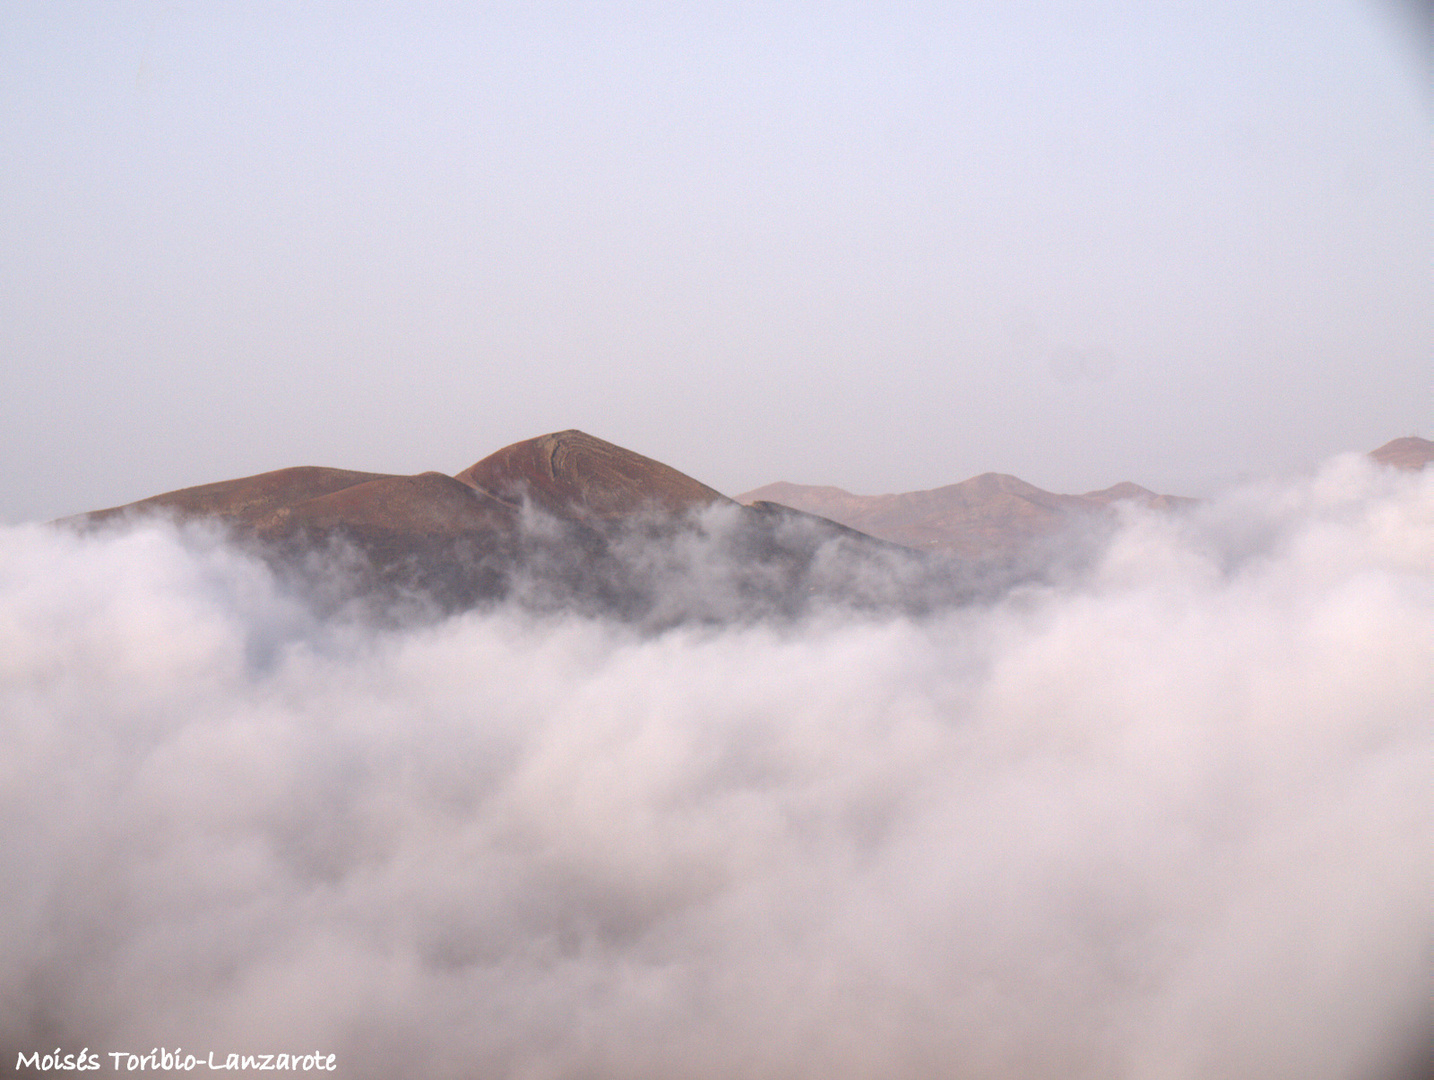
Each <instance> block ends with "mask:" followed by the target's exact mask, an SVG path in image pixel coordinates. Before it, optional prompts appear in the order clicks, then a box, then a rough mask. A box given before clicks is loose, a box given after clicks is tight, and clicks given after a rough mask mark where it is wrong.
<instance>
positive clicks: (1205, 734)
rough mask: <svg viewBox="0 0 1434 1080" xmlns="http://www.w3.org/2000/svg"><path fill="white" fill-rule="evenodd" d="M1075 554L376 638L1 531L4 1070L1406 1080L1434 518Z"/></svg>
mask: <svg viewBox="0 0 1434 1080" xmlns="http://www.w3.org/2000/svg"><path fill="white" fill-rule="evenodd" d="M686 542H689V543H691V544H693V545H695V547H694V549H693V550H692V551H690V552H688V553H687V554H685V555H683V556H681V557H680V558H679V559H678V562H679V564H680V566H681V567H683V568H685V570H691V571H693V573H694V575H695V576H689V577H688V578H687V580H689V581H690V582H691V584H689V586H688V587H690V588H693V589H708V590H717V591H720V590H722V589H725V588H728V587H729V586H730V583H731V581H732V580H733V579H732V576H731V574H730V572H729V571H730V568H729V567H726V566H724V564H723V561H722V560H723V558H724V557H725V556H723V555H722V554H721V551H720V544H718V543H717V541H712V543H713V545H714V546H713V547H712V548H711V549H710V550H709V549H708V548H704V547H703V542H702V541H700V540H698V539H694V538H692V537H689V538H688V540H687V541H686ZM1102 544H1103V546H1102V547H1101V548H1100V549H1099V551H1098V552H1097V553H1096V554H1095V555H1094V556H1093V557H1091V558H1089V559H1086V560H1083V561H1077V562H1076V563H1074V564H1071V565H1068V566H1066V567H1064V568H1063V569H1062V570H1061V572H1060V573H1059V574H1055V575H1048V576H1047V577H1045V578H1041V579H1035V578H1029V577H1027V578H1017V579H1011V580H1008V581H1006V582H1005V583H1004V585H1003V587H1002V588H1001V589H1000V590H999V591H989V590H988V591H986V592H981V593H978V594H969V593H968V594H964V595H962V596H959V597H958V596H954V595H953V596H949V597H946V598H944V599H943V600H942V602H941V603H939V604H933V605H931V608H930V610H926V611H922V612H917V613H913V611H912V610H911V609H910V607H909V606H903V605H880V604H877V605H867V606H865V607H858V608H856V609H853V608H852V607H850V606H842V605H825V604H824V605H816V606H814V607H813V608H812V609H811V610H808V611H806V612H805V613H804V614H801V615H799V616H797V617H790V618H745V617H744V618H741V619H736V620H732V621H722V620H713V619H705V620H698V621H695V622H694V621H680V620H678V621H675V622H672V621H669V622H667V623H664V624H662V625H658V624H657V623H651V622H647V623H644V622H641V621H639V622H637V623H633V622H618V621H614V620H612V619H608V618H604V617H601V616H598V615H593V614H588V615H580V616H574V615H570V614H564V613H562V612H561V611H555V610H552V609H546V610H545V609H543V607H542V605H531V604H518V603H508V604H503V605H499V606H495V607H492V608H488V609H484V610H479V611H473V612H469V613H465V614H459V615H454V616H448V617H438V616H433V615H430V617H427V618H424V619H421V620H414V621H412V622H410V623H395V622H394V621H393V620H388V621H386V622H383V623H382V624H380V625H375V624H374V623H373V622H372V621H369V620H367V619H365V618H364V617H362V616H361V615H360V614H357V613H352V612H351V613H348V614H345V612H344V611H343V610H342V609H334V608H333V607H332V606H330V607H327V608H322V609H320V608H316V607H315V606H314V605H313V604H312V603H310V602H309V600H308V599H307V598H305V597H304V596H302V595H300V594H298V593H296V592H295V591H294V590H293V588H292V587H291V586H290V585H289V584H287V583H286V582H285V581H284V580H283V579H282V578H281V577H277V576H276V575H275V573H274V571H273V570H272V569H271V568H269V567H268V566H266V565H265V564H264V563H263V562H262V561H259V560H257V559H255V558H253V557H252V556H250V555H247V554H245V553H243V552H241V551H238V550H235V549H234V548H233V547H231V546H227V545H226V544H225V543H224V542H223V541H222V539H221V538H220V537H218V536H215V535H213V534H209V533H206V532H204V531H202V530H201V531H183V530H176V529H174V528H172V527H169V526H162V525H149V526H138V527H133V528H130V529H128V530H125V531H119V532H113V533H102V534H96V535H92V536H87V537H80V536H72V535H68V534H64V533H60V532H56V531H53V530H48V529H42V528H14V529H7V530H4V531H3V532H0V714H3V716H4V717H5V721H4V723H3V725H0V738H3V740H4V743H3V746H0V778H3V782H0V830H3V836H4V841H5V842H4V844H3V845H0V865H3V870H4V875H3V880H4V881H5V883H6V884H5V886H4V888H3V890H0V915H3V918H0V927H3V930H0V935H3V936H0V941H3V946H0V1049H4V1050H5V1052H6V1053H7V1054H14V1053H15V1052H17V1051H24V1052H30V1051H32V1050H41V1051H44V1050H47V1049H53V1048H54V1047H55V1046H62V1047H64V1048H65V1050H66V1051H67V1052H74V1051H78V1050H79V1049H80V1048H81V1047H82V1046H88V1047H89V1048H90V1049H91V1050H95V1049H99V1050H101V1051H106V1050H121V1049H130V1050H135V1051H137V1052H148V1051H149V1050H150V1049H151V1048H152V1047H156V1046H165V1047H169V1048H173V1047H175V1046H182V1047H183V1048H185V1050H186V1052H190V1051H194V1052H208V1051H209V1050H211V1049H212V1050H214V1051H215V1052H216V1055H218V1054H221V1053H226V1052H229V1051H234V1052H242V1053H265V1052H278V1051H281V1050H285V1049H288V1048H291V1047H292V1048H303V1049H305V1050H307V1049H311V1048H312V1049H318V1048H323V1049H325V1050H326V1051H332V1052H335V1053H337V1055H338V1063H339V1068H340V1074H341V1075H344V1076H352V1077H370V1076H372V1077H380V1076H382V1077H393V1076H415V1077H417V1076H423V1077H448V1076H453V1077H457V1076H473V1075H482V1076H493V1077H500V1076H509V1077H554V1078H561V1077H575V1078H576V1077H584V1078H588V1077H614V1078H617V1077H622V1078H643V1077H654V1078H655V1077H663V1078H674V1077H682V1078H686V1077H693V1078H696V1077H724V1078H725V1077H731V1076H754V1075H756V1076H772V1077H788V1076H790V1077H817V1076H820V1077H824V1078H839V1080H840V1078H855V1077H887V1078H893V1077H894V1078H900V1077H922V1078H926V1077H931V1076H942V1075H961V1076H966V1077H1057V1076H1059V1077H1112V1076H1114V1077H1129V1078H1140V1080H1147V1078H1148V1080H1157V1078H1158V1080H1168V1078H1177V1077H1192V1078H1193V1077H1200V1078H1202V1080H1204V1078H1212V1077H1214V1078H1219V1077H1229V1078H1235V1077H1249V1076H1262V1077H1292V1078H1293V1077H1298V1078H1300V1080H1312V1078H1315V1080H1317V1078H1324V1077H1329V1078H1336V1077H1353V1076H1361V1077H1368V1076H1374V1077H1379V1076H1380V1075H1381V1073H1383V1075H1387V1076H1389V1077H1390V1078H1391V1080H1397V1078H1400V1077H1403V1076H1406V1075H1408V1076H1413V1075H1415V1069H1416V1068H1417V1067H1418V1066H1419V1064H1420V1060H1417V1059H1416V1056H1415V1055H1416V1051H1417V1050H1419V1049H1421V1048H1422V1046H1423V1045H1424V1040H1425V1037H1426V1036H1427V1000H1426V991H1427V974H1428V972H1427V944H1428V908H1427V881H1428V873H1429V862H1428V836H1429V825H1430V822H1429V814H1428V810H1427V803H1428V799H1427V792H1428V735H1427V733H1428V724H1429V720H1430V715H1429V714H1430V702H1431V701H1434V665H1431V664H1430V662H1429V661H1430V655H1431V647H1434V641H1431V631H1430V627H1431V625H1434V578H1431V575H1430V573H1429V566H1430V565H1431V561H1434V560H1431V556H1434V478H1431V476H1430V475H1429V474H1427V473H1426V474H1415V475H1407V474H1395V473H1392V472H1388V471H1382V470H1378V469H1375V468H1373V467H1371V466H1369V465H1368V464H1367V463H1365V462H1362V461H1359V460H1356V459H1352V458H1346V459H1339V460H1336V461H1335V462H1332V463H1331V464H1330V465H1328V466H1327V467H1326V468H1325V469H1324V470H1322V471H1321V472H1320V473H1319V474H1317V475H1315V476H1312V477H1308V478H1304V479H1301V480H1298V481H1293V482H1286V483H1281V484H1275V483H1269V484H1264V485H1256V486H1252V487H1248V488H1245V489H1241V490H1239V491H1236V492H1232V493H1229V494H1228V495H1226V496H1223V497H1221V498H1219V499H1215V500H1212V501H1211V502H1209V503H1207V504H1204V505H1202V506H1201V507H1199V508H1197V509H1195V510H1193V511H1190V512H1188V513H1185V514H1182V515H1164V516H1161V515H1155V514H1149V513H1145V512H1142V511H1140V510H1138V509H1136V508H1133V507H1132V508H1127V509H1126V510H1125V512H1124V517H1123V518H1122V520H1121V523H1120V525H1119V527H1118V528H1117V529H1116V530H1115V531H1114V533H1113V535H1111V536H1109V537H1108V538H1106V539H1104V540H1103V541H1102ZM674 558H676V557H675V556H674ZM698 569H700V571H701V572H700V573H697V572H696V571H697V570H698ZM862 572H863V573H873V574H874V573H877V572H878V571H877V569H874V568H871V567H868V568H866V569H865V570H863V571H862ZM714 604H715V601H714ZM716 608H717V609H720V604H718V605H716ZM661 622H662V621H661V620H658V623H661ZM664 626H665V628H663V627H664ZM5 1060H6V1061H8V1060H9V1058H8V1057H7V1058H6V1059H5ZM105 1065H106V1067H108V1065H109V1061H108V1059H105Z"/></svg>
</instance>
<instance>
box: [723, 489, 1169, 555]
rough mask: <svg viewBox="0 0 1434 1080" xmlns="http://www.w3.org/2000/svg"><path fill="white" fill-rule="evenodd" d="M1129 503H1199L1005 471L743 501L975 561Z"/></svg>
mask: <svg viewBox="0 0 1434 1080" xmlns="http://www.w3.org/2000/svg"><path fill="white" fill-rule="evenodd" d="M1122 499H1135V500H1137V501H1139V502H1142V503H1145V504H1146V505H1149V506H1155V507H1161V508H1169V507H1173V506H1178V505H1181V504H1184V503H1188V502H1190V501H1191V500H1188V499H1181V498H1178V497H1176V496H1169V495H1156V494H1155V493H1153V492H1150V491H1147V490H1146V489H1145V488H1143V487H1140V486H1139V485H1138V484H1130V483H1126V484H1117V485H1116V486H1115V487H1111V488H1106V489H1105V490H1104V491H1093V492H1090V493H1088V494H1085V495H1057V494H1054V493H1052V492H1049V491H1043V490H1041V489H1040V488H1038V487H1036V486H1035V485H1033V484H1028V483H1026V482H1025V481H1024V480H1020V479H1017V478H1016V477H1014V476H1006V475H1004V474H1001V473H983V474H982V475H980V476H973V477H972V478H971V479H969V480H963V481H961V482H960V483H959V484H949V485H947V486H946V487H941V488H936V489H934V490H931V491H911V492H906V493H904V494H900V495H853V494H852V493H851V492H849V491H843V490H842V489H841V488H835V487H805V486H803V485H801V484H790V483H777V484H768V485H767V486H766V487H761V488H757V489H756V490H754V491H749V492H747V493H746V494H743V495H739V496H737V500H738V501H739V502H743V503H751V502H756V501H767V502H775V503H780V504H782V505H785V506H791V507H793V508H795V509H798V510H805V511H807V512H808V513H812V514H820V515H821V516H823V517H827V518H830V519H831V520H833V521H837V522H840V523H841V524H843V525H846V526H849V527H850V528H853V529H858V530H860V531H862V532H865V533H869V534H871V535H872V536H875V537H879V538H881V539H883V540H890V541H892V542H894V543H898V544H905V545H906V546H908V547H915V548H923V549H939V550H949V551H954V552H957V553H960V554H962V555H968V556H973V557H976V556H983V555H991V554H995V553H998V552H1002V551H1007V550H1010V549H1012V548H1014V547H1018V546H1020V545H1022V544H1024V543H1028V542H1030V541H1031V540H1034V539H1036V538H1038V537H1041V536H1045V535H1047V534H1049V533H1052V532H1054V531H1055V530H1056V529H1058V528H1059V527H1060V526H1061V525H1063V524H1065V523H1066V522H1067V521H1069V520H1070V519H1071V518H1072V516H1074V515H1077V514H1081V513H1093V512H1098V511H1102V510H1106V509H1108V508H1109V507H1110V506H1111V505H1112V504H1113V503H1115V502H1118V501H1120V500H1122Z"/></svg>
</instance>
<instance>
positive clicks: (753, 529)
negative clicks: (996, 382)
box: [65, 431, 1434, 618]
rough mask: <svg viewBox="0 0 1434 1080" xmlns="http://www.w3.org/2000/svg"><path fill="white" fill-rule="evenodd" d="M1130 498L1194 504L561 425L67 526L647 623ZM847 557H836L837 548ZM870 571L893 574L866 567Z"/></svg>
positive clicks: (236, 486) (451, 597) (982, 567)
mask: <svg viewBox="0 0 1434 1080" xmlns="http://www.w3.org/2000/svg"><path fill="white" fill-rule="evenodd" d="M1371 456H1372V457H1374V458H1375V459H1376V460H1378V461H1380V462H1381V463H1384V464H1386V465H1390V466H1395V467H1399V468H1422V467H1423V466H1424V465H1426V464H1427V463H1428V462H1429V461H1430V460H1431V458H1434V443H1430V442H1429V441H1428V440H1425V439H1419V438H1414V437H1409V438H1403V439H1396V440H1394V441H1393V442H1391V443H1388V444H1386V445H1385V446H1382V447H1380V448H1379V449H1378V450H1376V451H1374V452H1373V453H1372V455H1371ZM1122 500H1133V501H1135V502H1138V503H1140V504H1142V505H1145V506H1149V507H1153V508H1157V509H1175V508H1178V507H1181V506H1183V505H1187V504H1189V503H1191V502H1193V501H1194V500H1190V499H1184V498H1180V497H1177V496H1170V495H1157V494H1155V493H1154V492H1151V491H1148V490H1146V489H1145V488H1142V487H1140V486H1138V485H1136V484H1130V483H1125V484H1117V485H1116V486H1114V487H1110V488H1106V489H1105V490H1103V491H1092V492H1087V493H1085V494H1083V495H1060V494H1055V493H1052V492H1049V491H1043V490H1041V489H1040V488H1038V487H1035V486H1034V485H1032V484H1028V483H1026V482H1025V481H1023V480H1019V479H1017V478H1016V477H1014V476H1006V475H1002V474H1000V473H984V474H982V475H980V476H976V477H972V478H971V479H969V480H963V481H962V482H960V483H957V484H950V485H947V486H946V487H941V488H936V489H934V490H931V491H914V492H906V493H903V494H896V495H854V494H852V493H851V492H848V491H844V490H842V489H841V488H837V487H812V486H804V485H800V484H789V483H778V484H769V485H767V486H766V487H762V488H758V489H756V490H754V491H749V492H747V493H746V494H744V495H741V496H738V498H737V499H736V500H733V499H729V498H728V497H727V496H725V495H723V494H721V493H720V492H718V491H716V490H714V489H713V488H710V487H708V486H707V485H706V484H703V483H701V482H699V481H697V480H694V479H693V478H692V477H690V476H686V475H684V474H683V473H681V472H678V471H677V470H676V469H673V468H672V467H670V466H668V465H664V464H663V463H662V462H660V461H654V460H653V459H652V458H648V457H643V456H642V455H641V454H637V453H634V452H632V451H630V450H625V449H623V448H622V447H619V446H614V445H613V444H612V443H608V442H604V441H603V440H601V439H597V438H594V437H593V436H591V435H587V434H585V433H583V432H581V431H559V432H554V433H552V434H549V435H541V436H538V437H537V438H533V439H527V440H524V441H522V442H518V443H514V444H512V445H511V446H506V447H504V448H503V449H501V450H498V451H496V452H495V453H493V454H490V455H489V456H487V457H485V458H483V459H482V460H481V461H478V462H476V463H475V464H473V465H471V466H469V467H468V468H467V469H464V470H463V471H462V472H460V473H458V474H457V476H446V475H444V474H442V473H437V472H426V473H420V474H418V475H416V476H399V475H388V474H382V473H366V472H352V471H348V470H343V469H329V468H314V467H300V468H290V469H280V470H277V471H275V472H269V473H262V474H260V475H258V476H249V477H244V478H242V479H239V480H228V481H222V482H220V483H214V484H204V485H201V486H199V487H191V488H184V489H182V490H179V491H171V492H167V493H165V494H162V495H156V496H153V497H151V498H148V499H143V500H140V501H139V502H136V503H131V504H129V505H128V506H120V507H113V508H110V509H108V510H100V511H96V512H94V513H91V514H86V515H82V516H80V517H78V518H71V519H67V521H66V522H65V524H68V525H71V526H76V527H81V528H93V527H100V526H104V525H106V524H113V523H117V522H123V521H126V520H134V519H138V518H142V517H144V516H147V515H163V516H166V517H170V518H173V519H177V520H179V521H181V522H186V521H212V522H216V523H218V524H219V525H221V526H222V527H224V528H225V529H226V530H228V531H229V533H230V534H231V535H232V536H233V537H234V538H235V539H236V540H238V541H239V542H240V543H243V544H248V545H250V546H253V547H254V548H255V549H256V550H258V551H260V552H261V553H262V554H263V555H264V556H265V557H266V558H269V559H270V561H271V562H272V563H273V564H274V565H276V566H278V567H280V568H282V569H284V570H285V572H288V571H290V570H292V568H293V567H295V566H302V567H304V568H305V569H304V572H305V573H310V572H312V570H313V568H314V567H315V566H320V567H322V566H325V565H330V564H333V565H343V566H345V567H347V568H348V569H347V570H346V571H345V572H346V573H348V574H350V576H353V575H354V574H356V573H357V574H358V575H359V577H360V578H361V579H362V580H360V581H358V584H359V585H361V586H363V588H364V589H367V590H369V591H372V590H373V588H374V587H377V588H378V589H379V590H380V591H382V590H388V591H390V592H391V591H393V590H398V591H400V592H406V593H417V594H420V595H423V596H426V597H428V598H431V599H435V600H437V601H438V603H439V604H440V605H441V606H443V607H445V608H448V609H453V608H460V607H464V606H469V605H472V604H474V603H479V602H483V601H486V600H492V599H498V598H502V597H506V596H511V595H515V594H521V595H522V596H524V597H526V598H528V599H529V600H533V598H535V597H536V598H538V600H537V601H535V602H540V603H546V604H550V605H553V606H564V607H571V606H576V607H578V608H579V609H581V608H583V607H585V606H586V607H589V608H600V609H602V610H604V611H612V610H617V611H620V612H622V613H625V614H633V613H636V616H637V617H639V618H648V617H649V616H651V614H652V613H653V612H668V613H671V612H674V611H676V608H675V607H674V601H672V599H671V598H672V597H673V596H682V595H687V596H688V599H689V600H692V601H693V602H696V600H694V597H695V596H696V591H695V590H693V589H692V588H691V587H690V584H689V582H690V579H694V578H702V579H703V580H704V581H706V582H707V584H708V585H709V586H710V585H712V583H713V582H714V581H715V582H716V583H717V584H718V586H720V587H719V588H717V589H712V588H708V589H707V590H706V592H705V594H704V595H703V597H702V599H701V604H705V605H707V607H706V608H704V609H703V610H704V611H705V612H706V613H708V614H711V613H712V610H711V609H712V603H713V598H714V597H718V598H720V602H719V603H718V605H717V606H718V607H719V608H722V611H718V612H717V615H719V616H720V615H721V614H722V612H723V611H728V610H736V609H738V608H743V609H744V610H745V609H747V608H752V607H753V605H755V607H756V608H760V609H763V610H770V609H772V608H773V607H775V608H777V609H781V610H792V609H794V608H795V607H799V606H800V605H801V604H802V603H805V602H807V601H808V600H810V599H811V598H813V597H820V596H823V595H836V594H840V595H841V596H843V597H847V598H850V597H851V596H853V595H856V593H858V592H860V590H861V589H865V590H867V591H866V592H865V593H862V594H861V595H860V596H858V597H857V599H858V601H859V602H863V603H865V602H880V603H888V602H893V600H892V597H893V595H894V594H893V593H892V592H891V590H892V589H896V590H897V591H898V592H901V590H905V592H902V593H901V596H900V597H898V598H897V602H901V603H904V604H914V605H916V606H921V605H924V604H926V603H927V602H928V601H930V600H931V599H932V598H937V599H938V600H939V599H940V598H942V597H945V598H947V599H949V598H951V597H953V596H957V595H966V594H967V590H968V585H969V582H970V581H973V580H976V579H978V578H979V579H980V580H981V581H983V582H985V583H986V585H989V584H990V583H991V582H992V581H994V580H996V578H997V577H999V574H997V575H995V576H993V573H992V568H993V567H1004V568H1005V569H1004V570H1003V571H1002V572H1003V573H1007V574H1009V573H1015V572H1018V571H1017V570H1016V569H1015V568H1016V567H1018V566H1020V565H1021V564H1023V563H1030V562H1031V561H1032V560H1033V559H1034V558H1035V556H1034V555H1032V554H1031V552H1034V551H1036V548H1035V547H1033V545H1036V544H1037V542H1039V541H1042V540H1047V541H1049V538H1051V537H1054V536H1056V535H1057V534H1059V533H1060V531H1061V530H1062V529H1064V528H1066V527H1067V526H1069V525H1070V524H1071V523H1073V522H1075V521H1078V520H1080V519H1082V518H1085V519H1087V520H1091V519H1093V520H1096V521H1099V520H1101V519H1102V518H1108V515H1109V513H1110V510H1111V508H1112V506H1114V505H1115V504H1116V503H1118V502H1120V501H1122ZM540 522H546V524H545V525H542V526H541V527H539V523H540ZM1066 535H1067V536H1070V537H1072V542H1073V543H1074V536H1075V534H1074V533H1067V534H1066ZM683 538H686V539H683ZM693 538H698V539H700V540H701V541H702V542H701V543H700V544H693V543H690V542H688V541H689V540H691V539H693ZM679 541H680V542H679ZM832 545H834V546H835V547H831V546H832ZM1065 546H1070V545H1065ZM1077 546H1078V545H1077ZM339 547H341V548H343V549H344V550H345V551H347V552H357V553H358V554H360V555H362V556H364V557H363V558H361V559H358V560H354V559H352V558H336V559H328V560H326V559H323V558H320V559H318V560H315V559H313V558H312V557H311V556H313V555H314V553H315V552H318V553H320V554H321V555H322V554H324V553H325V552H327V553H329V554H336V553H337V554H342V553H340V552H337V548H339ZM1046 547H1047V548H1049V543H1047V544H1046ZM836 548H839V549H840V550H841V552H842V553H843V554H842V557H841V558H833V557H831V551H832V550H835V549H836ZM913 549H914V550H913ZM823 552H825V554H824V555H821V557H819V555H820V554H821V553H823ZM917 553H920V554H919V555H918V554H917ZM1049 554H1050V553H1049V551H1047V555H1049ZM295 556H302V558H295ZM874 563H881V564H882V566H883V568H884V569H883V570H882V572H881V573H879V574H874V575H873V574H864V573H858V572H857V567H858V565H859V564H860V565H864V566H868V567H869V566H870V565H871V564H874ZM897 564H900V565H899V566H898V565H897ZM355 565H357V566H358V567H360V570H358V571H355V570H354V569H353V567H354V566H355ZM978 565H979V570H978V569H973V568H975V567H977V566H978ZM1028 569H1030V567H1029V566H1028ZM874 583H875V584H874ZM350 584H352V582H350ZM858 586H859V587H858ZM873 589H874V590H875V591H874V592H873V591H872V590H873ZM853 590H855V592H854V591H853ZM689 594H690V595H689ZM678 606H680V605H678ZM664 617H666V616H664ZM673 617H679V616H678V615H673Z"/></svg>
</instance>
